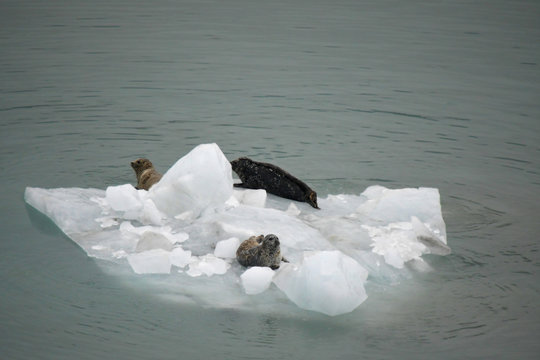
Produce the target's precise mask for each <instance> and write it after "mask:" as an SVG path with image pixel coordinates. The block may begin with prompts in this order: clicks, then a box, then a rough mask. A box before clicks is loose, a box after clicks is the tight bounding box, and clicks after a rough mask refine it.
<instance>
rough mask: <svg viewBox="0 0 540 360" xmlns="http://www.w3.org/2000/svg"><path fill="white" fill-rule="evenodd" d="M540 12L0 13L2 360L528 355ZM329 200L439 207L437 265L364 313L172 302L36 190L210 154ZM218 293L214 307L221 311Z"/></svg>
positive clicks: (383, 292) (128, 4) (525, 4)
mask: <svg viewBox="0 0 540 360" xmlns="http://www.w3.org/2000/svg"><path fill="white" fill-rule="evenodd" d="M539 16H540V5H539V4H538V2H535V1H515V2H510V1H490V2H472V1H471V2H468V1H464V2H454V1H444V0H443V1H436V2H424V1H386V0H383V1H352V0H338V1H326V0H312V1H308V0H293V1H273V2H268V1H266V2H262V1H247V0H231V1H214V0H208V1H183V0H182V1H165V0H156V1H148V2H138V1H137V2H135V1H119V0H117V1H95V2H83V1H79V0H77V1H71V2H63V1H47V2H42V1H2V2H1V3H0V24H1V25H0V51H1V53H0V65H1V66H0V84H1V85H0V94H1V96H0V136H1V144H0V156H1V158H0V159H1V165H2V166H1V168H2V170H3V172H2V184H3V185H4V187H3V195H2V202H1V205H0V206H1V213H2V218H3V222H2V224H3V232H2V235H1V241H0V254H1V255H0V256H1V261H0V279H1V296H0V324H1V325H0V357H1V358H2V359H34V358H35V359H72V358H79V359H95V358H111V359H208V358H212V357H216V358H223V359H242V358H245V359H285V358H287V359H290V358H292V359H306V358H315V359H363V358H368V359H383V358H405V359H407V358H433V357H435V358H439V359H443V358H444V359H458V358H459V359H463V358H479V359H480V358H510V357H512V358H521V359H525V358H531V359H532V358H536V357H537V356H538V354H539V353H540V346H539V345H538V342H537V338H536V334H538V332H539V330H540V328H539V323H540V311H539V307H538V303H539V300H540V296H539V286H538V283H539V281H538V280H539V279H538V268H539V263H540V262H539V256H538V241H537V238H538V235H537V234H538V232H539V230H540V226H539V225H538V213H539V210H540V208H539V205H538V194H539V190H540V105H539V104H540V95H539V94H540V68H539V65H540V42H539V41H538V39H540V25H539V22H538V19H539ZM208 142H216V143H218V144H219V146H220V147H221V149H222V150H223V152H224V153H225V155H226V156H227V157H228V158H229V159H233V158H236V157H238V156H242V155H246V156H250V157H252V158H254V159H258V160H260V161H268V162H273V163H276V164H278V165H280V166H281V167H283V168H285V169H289V170H290V171H291V172H293V173H294V174H295V175H296V176H298V177H300V178H302V179H303V180H305V181H306V182H308V183H309V184H310V185H312V187H313V188H315V189H316V190H317V192H318V193H319V196H325V195H327V194H339V193H345V194H359V193H361V192H362V191H363V190H364V189H365V188H366V187H367V186H369V185H373V184H382V185H384V186H386V187H390V188H403V187H409V186H411V187H418V186H430V187H437V188H438V189H439V190H440V193H441V202H442V209H443V215H444V218H445V220H446V225H447V233H448V245H449V246H450V247H451V248H452V251H453V253H452V254H451V255H449V256H447V257H432V258H428V262H429V263H430V265H431V266H432V267H433V268H434V271H432V272H430V273H426V274H417V275H416V276H413V277H412V278H410V279H403V280H402V281H401V282H400V283H399V284H394V285H388V286H380V287H376V288H373V289H371V290H372V291H371V292H369V298H368V299H367V300H366V301H365V302H364V303H363V304H362V305H361V306H360V307H359V308H358V309H356V310H355V311H354V312H353V313H351V314H347V315H342V316H338V317H334V318H331V317H327V316H324V315H320V314H315V313H310V312H307V311H303V310H299V312H298V315H297V316H293V317H289V316H284V315H280V314H279V313H277V314H276V313H272V312H268V313H266V312H265V313H245V312H241V311H236V310H215V309H208V308H202V307H198V306H185V305H179V304H177V303H174V302H169V301H166V300H163V299H160V298H156V297H155V296H153V294H152V293H151V291H149V289H147V288H145V285H144V283H139V279H140V278H139V277H137V276H135V275H133V274H125V275H120V276H113V275H111V272H109V271H106V270H107V264H102V263H98V262H97V261H96V260H94V259H91V258H88V257H87V256H86V254H85V253H84V252H83V251H82V250H81V249H80V248H78V247H77V246H76V245H75V244H74V243H73V242H72V241H71V240H69V239H68V238H67V237H66V236H64V235H63V234H62V233H61V232H60V230H58V228H56V226H54V225H53V224H52V223H51V222H50V220H48V219H47V218H46V217H44V216H43V215H41V214H39V213H38V212H36V211H35V210H33V209H32V208H30V207H28V206H26V205H25V203H24V201H23V192H24V189H25V187H26V186H36V187H43V188H59V187H82V188H89V187H95V188H101V189H104V188H106V187H107V186H108V185H115V184H124V183H128V182H131V183H134V174H133V172H132V170H131V169H130V167H129V162H130V161H131V160H133V159H134V158H137V157H140V156H147V157H149V158H151V159H152V161H153V162H154V164H155V165H156V167H157V168H158V169H160V170H163V171H164V170H166V169H167V168H168V167H169V166H171V165H172V164H173V163H174V162H175V161H176V160H177V159H178V158H179V157H181V156H182V155H184V154H186V153H187V152H188V151H189V150H191V149H192V148H193V147H194V146H195V145H197V144H200V143H208ZM216 296H219V294H216Z"/></svg>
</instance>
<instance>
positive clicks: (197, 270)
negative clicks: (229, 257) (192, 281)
mask: <svg viewBox="0 0 540 360" xmlns="http://www.w3.org/2000/svg"><path fill="white" fill-rule="evenodd" d="M230 267H231V265H230V264H229V263H227V262H226V261H225V260H223V259H220V258H217V257H215V256H214V255H212V254H207V255H204V256H201V257H199V258H197V259H195V261H193V262H192V263H191V264H190V265H189V270H188V271H187V274H188V275H189V276H193V277H196V276H201V275H203V274H204V275H206V276H212V275H215V274H216V275H223V274H225V273H226V272H227V270H228V269H229V268H230Z"/></svg>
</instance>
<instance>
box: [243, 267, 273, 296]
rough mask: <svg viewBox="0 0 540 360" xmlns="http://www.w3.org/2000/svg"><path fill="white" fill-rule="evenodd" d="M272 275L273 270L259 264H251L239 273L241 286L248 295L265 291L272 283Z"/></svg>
mask: <svg viewBox="0 0 540 360" xmlns="http://www.w3.org/2000/svg"><path fill="white" fill-rule="evenodd" d="M273 277H274V270H272V269H270V268H269V267H261V266H253V267H251V268H249V269H247V270H246V271H244V273H243V274H242V275H240V279H241V280H242V286H243V287H244V291H245V292H246V294H248V295H256V294H260V293H262V292H264V291H266V289H268V287H269V286H270V284H271V283H272V279H273Z"/></svg>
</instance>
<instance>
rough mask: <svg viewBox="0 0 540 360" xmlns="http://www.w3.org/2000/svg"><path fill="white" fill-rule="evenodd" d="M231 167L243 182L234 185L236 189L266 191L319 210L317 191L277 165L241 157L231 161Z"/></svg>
mask: <svg viewBox="0 0 540 360" xmlns="http://www.w3.org/2000/svg"><path fill="white" fill-rule="evenodd" d="M231 166H232V169H233V170H234V172H235V173H236V174H238V177H239V178H240V180H242V183H241V184H234V186H236V187H243V188H247V189H264V190H266V191H268V192H269V193H270V194H274V195H277V196H281V197H284V198H286V199H291V200H296V201H305V202H307V203H308V204H309V205H311V206H313V207H314V208H316V209H318V208H319V207H318V206H317V193H316V192H315V191H313V190H312V189H311V188H310V187H309V186H307V185H306V184H305V183H304V182H303V181H301V180H299V179H297V178H295V177H294V176H292V175H291V174H289V173H288V172H286V171H285V170H283V169H281V168H279V167H277V166H275V165H272V164H268V163H262V162H257V161H253V160H251V159H249V158H247V157H241V158H239V159H236V160H233V161H231Z"/></svg>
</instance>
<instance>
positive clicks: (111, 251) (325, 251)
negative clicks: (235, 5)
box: [25, 144, 450, 315]
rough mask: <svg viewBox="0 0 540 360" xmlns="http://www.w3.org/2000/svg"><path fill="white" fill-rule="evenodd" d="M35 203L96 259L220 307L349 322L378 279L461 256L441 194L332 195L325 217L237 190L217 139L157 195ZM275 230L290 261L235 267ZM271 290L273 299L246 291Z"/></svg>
mask: <svg viewBox="0 0 540 360" xmlns="http://www.w3.org/2000/svg"><path fill="white" fill-rule="evenodd" d="M25 200H26V202H27V203H28V204H30V205H32V206H33V207H35V208H36V209H37V210H39V211H41V212H43V213H44V214H46V215H47V216H49V217H50V218H51V219H52V220H53V221H54V222H55V223H56V224H57V225H58V226H59V227H60V229H62V231H64V233H66V235H68V236H69V237H70V238H71V239H72V240H73V241H74V242H75V243H77V244H78V245H79V246H80V247H81V248H82V249H84V251H86V253H87V254H88V256H92V257H96V258H99V259H102V260H106V261H110V262H114V263H117V264H120V265H122V266H125V267H127V268H131V269H132V270H133V271H134V272H135V273H137V274H155V273H158V274H170V275H168V276H167V277H166V278H167V279H169V278H170V279H171V280H170V282H168V283H167V285H166V286H165V285H163V284H164V280H163V279H164V278H163V277H159V279H160V280H159V281H160V282H159V283H158V284H159V285H158V286H160V285H161V286H162V288H161V289H162V290H161V293H164V294H166V293H167V292H170V293H171V295H172V294H173V293H175V294H176V295H181V296H182V297H183V298H189V299H192V300H193V301H195V302H197V303H201V304H206V305H210V306H232V307H240V306H242V304H244V305H245V304H246V301H247V303H249V304H250V308H254V307H256V304H255V302H256V303H257V304H259V303H263V302H265V301H266V302H268V303H270V304H271V305H272V306H276V307H277V306H281V305H282V304H283V303H285V302H284V301H283V300H284V299H286V298H288V299H290V300H291V304H292V303H294V304H296V305H298V306H299V307H302V308H304V309H309V310H313V311H317V312H321V313H324V314H328V315H338V314H342V313H347V312H350V311H352V310H354V309H355V308H356V307H357V306H358V305H359V304H360V303H362V302H363V301H364V300H365V298H366V293H365V291H364V283H365V282H366V281H367V280H366V278H367V272H369V273H370V279H371V280H372V281H377V282H387V283H394V282H397V281H395V280H396V278H399V276H402V274H408V272H410V271H418V270H419V269H420V270H422V269H428V268H429V265H428V264H427V263H425V262H424V261H423V260H422V257H423V256H424V255H425V254H436V255H446V254H448V253H450V248H449V247H448V245H447V244H446V229H445V224H444V220H443V218H442V215H441V207H440V198H439V192H438V190H437V189H433V188H417V189H394V190H391V189H387V188H384V187H381V186H372V187H369V188H367V189H366V190H365V191H364V192H363V193H361V194H358V195H343V194H340V195H328V196H327V197H326V198H322V197H321V198H319V206H320V207H321V208H322V210H315V209H313V208H311V207H310V206H309V205H307V204H305V203H298V202H291V201H290V200H287V199H281V198H278V197H275V196H273V195H267V194H266V192H265V191H263V190H247V189H234V190H233V182H232V173H231V168H230V164H229V162H228V161H227V159H226V158H225V156H224V155H223V153H222V152H221V150H220V149H219V147H218V146H217V145H216V144H206V145H200V146H198V147H196V148H195V149H193V150H192V151H191V152H190V153H188V154H187V155H186V156H184V157H182V158H181V159H180V160H178V161H177V162H176V163H175V164H174V165H173V166H172V167H171V168H170V169H169V170H168V171H167V172H166V173H165V175H164V176H163V178H162V180H161V181H160V182H159V183H158V184H156V185H155V186H154V187H152V188H151V189H150V191H144V190H136V189H135V188H133V186H131V185H129V184H126V185H120V186H110V187H108V188H107V189H106V190H99V189H80V188H69V189H62V188H60V189H49V190H47V189H39V188H30V187H29V188H27V189H26V191H25ZM269 233H273V234H276V235H277V236H278V237H279V239H280V244H281V251H282V254H283V256H284V257H285V258H286V259H287V260H288V261H289V263H282V265H281V267H280V269H279V270H277V271H276V272H274V271H272V270H271V269H269V268H251V269H244V268H242V267H241V266H240V265H239V264H238V263H237V262H236V260H235V256H236V249H237V247H238V245H239V243H240V242H241V241H242V240H244V239H247V238H248V237H250V236H253V235H259V234H269ZM171 270H173V271H171ZM203 275H204V276H203ZM151 279H153V280H152V281H157V278H156V277H151ZM147 280H148V279H147ZM141 281H142V280H141ZM148 281H150V280H148ZM162 281H163V283H162ZM271 282H274V283H275V284H276V286H270V284H271ZM239 284H241V285H242V286H239ZM262 291H265V296H263V297H256V298H253V299H252V300H250V298H249V297H247V296H246V293H247V294H255V293H260V292H262ZM216 293H219V294H220V296H218V297H216V296H215V294H216ZM244 308H245V306H244Z"/></svg>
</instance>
